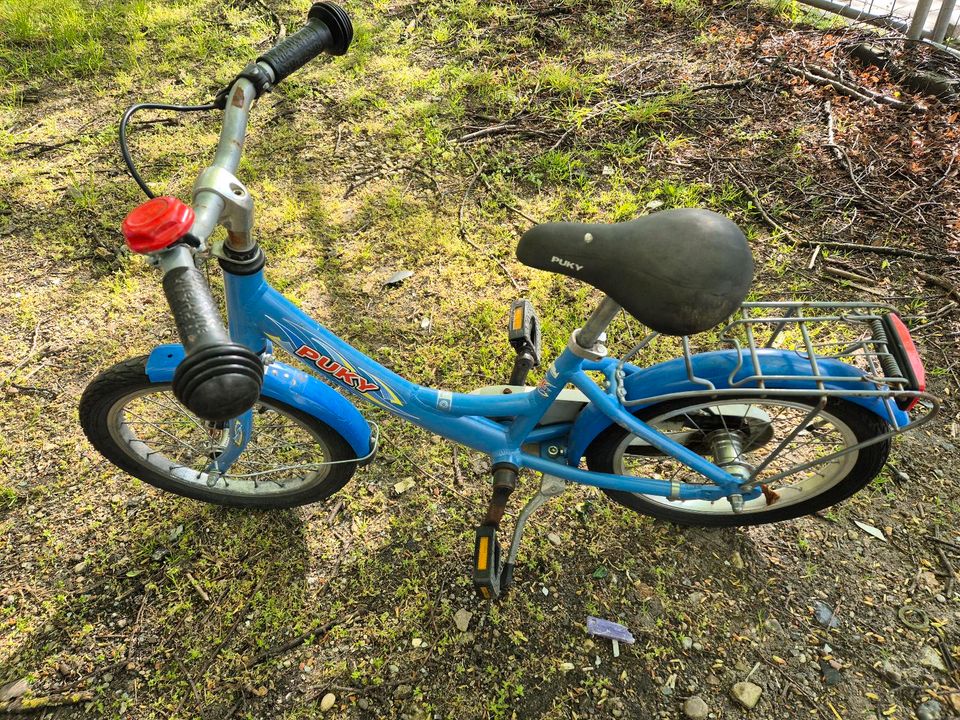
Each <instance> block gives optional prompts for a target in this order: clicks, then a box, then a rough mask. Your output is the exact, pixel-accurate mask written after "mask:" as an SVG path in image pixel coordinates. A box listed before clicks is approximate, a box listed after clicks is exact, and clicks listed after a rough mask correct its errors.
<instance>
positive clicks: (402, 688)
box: [393, 685, 413, 700]
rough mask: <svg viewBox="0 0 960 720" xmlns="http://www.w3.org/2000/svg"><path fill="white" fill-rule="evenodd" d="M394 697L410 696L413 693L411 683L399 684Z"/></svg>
mask: <svg viewBox="0 0 960 720" xmlns="http://www.w3.org/2000/svg"><path fill="white" fill-rule="evenodd" d="M393 694H394V697H397V698H400V699H401V700H402V699H403V698H408V697H410V696H411V695H413V687H412V686H410V685H397V689H396V690H394V691H393Z"/></svg>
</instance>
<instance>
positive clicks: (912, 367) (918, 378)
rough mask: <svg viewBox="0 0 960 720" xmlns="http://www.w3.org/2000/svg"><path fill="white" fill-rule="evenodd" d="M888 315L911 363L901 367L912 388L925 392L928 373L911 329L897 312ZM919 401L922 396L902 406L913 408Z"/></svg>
mask: <svg viewBox="0 0 960 720" xmlns="http://www.w3.org/2000/svg"><path fill="white" fill-rule="evenodd" d="M887 317H888V318H889V319H890V326H891V327H892V328H893V331H894V332H895V333H896V334H897V340H899V342H900V347H902V348H903V353H904V355H906V360H907V363H908V364H909V367H906V368H900V369H901V370H903V371H904V372H905V373H906V374H907V379H908V380H910V385H911V388H910V389H911V390H919V391H920V392H923V391H924V390H926V389H927V373H926V371H924V369H923V362H922V361H921V360H920V353H918V352H917V346H916V345H914V344H913V338H912V337H910V331H909V330H908V329H907V326H906V325H904V324H903V320H901V319H900V317H899V316H898V315H897V314H896V313H890V314H889V315H888V316H887ZM919 401H920V398H910V399H909V401H908V403H907V404H906V405H904V406H901V408H902V409H903V410H912V409H913V407H914V406H915V405H916V404H917V403H918V402H919Z"/></svg>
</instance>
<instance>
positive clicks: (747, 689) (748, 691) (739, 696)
mask: <svg viewBox="0 0 960 720" xmlns="http://www.w3.org/2000/svg"><path fill="white" fill-rule="evenodd" d="M730 694H731V695H733V699H734V700H736V701H737V702H738V703H740V704H741V705H742V706H743V707H745V708H746V709H747V710H752V709H753V708H755V707H756V706H757V703H758V702H760V695H762V694H763V688H761V687H760V686H759V685H754V684H753V683H752V682H738V683H737V684H736V685H734V686H733V687H732V688H731V689H730Z"/></svg>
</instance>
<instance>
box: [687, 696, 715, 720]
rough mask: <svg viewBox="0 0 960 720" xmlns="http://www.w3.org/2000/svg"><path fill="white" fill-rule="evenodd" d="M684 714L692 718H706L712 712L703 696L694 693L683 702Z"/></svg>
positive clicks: (702, 719)
mask: <svg viewBox="0 0 960 720" xmlns="http://www.w3.org/2000/svg"><path fill="white" fill-rule="evenodd" d="M683 714H684V715H686V716H687V717H688V718H690V720H706V718H707V716H708V715H709V714H710V708H709V707H707V704H706V703H705V702H704V701H703V698H701V697H699V696H697V695H694V696H693V697H692V698H688V699H687V701H686V702H685V703H684V704H683Z"/></svg>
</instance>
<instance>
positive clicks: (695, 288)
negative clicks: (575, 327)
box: [517, 208, 753, 335]
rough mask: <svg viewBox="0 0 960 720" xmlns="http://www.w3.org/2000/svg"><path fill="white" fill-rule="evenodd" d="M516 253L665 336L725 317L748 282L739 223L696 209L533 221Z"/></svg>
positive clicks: (748, 258) (749, 266)
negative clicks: (620, 218)
mask: <svg viewBox="0 0 960 720" xmlns="http://www.w3.org/2000/svg"><path fill="white" fill-rule="evenodd" d="M517 259H518V260H520V262H522V263H523V264H524V265H528V266H529V267H533V268H538V269H540V270H549V271H551V272H556V273H560V274H561V275H568V276H570V277H573V278H577V279H578V280H582V281H583V282H586V283H589V284H590V285H593V286H594V287H595V288H598V289H600V290H602V291H603V292H605V293H606V294H607V295H609V296H610V297H611V298H613V299H614V300H615V301H616V302H617V303H619V304H620V305H621V306H622V307H623V309H624V310H626V311H627V312H628V313H630V314H631V315H633V316H634V317H635V318H636V319H637V320H639V321H640V322H641V323H643V324H644V325H646V326H647V327H649V328H650V329H651V330H656V331H657V332H660V333H663V334H665V335H693V334H694V333H698V332H703V331H704V330H708V329H710V328H712V327H713V326H714V325H717V324H718V323H720V322H722V321H723V320H725V319H726V318H727V317H729V316H730V314H731V313H733V311H734V310H736V309H737V307H739V306H740V303H741V302H743V299H744V298H745V297H746V296H747V291H748V290H749V288H750V282H751V280H753V256H752V255H751V254H750V246H749V245H748V244H747V239H746V238H745V237H744V236H743V233H742V232H741V231H740V228H739V227H737V225H736V224H735V223H734V222H733V221H731V220H729V219H727V218H725V217H724V216H723V215H718V214H717V213H714V212H711V211H709V210H701V209H694V208H684V209H679V210H662V211H660V212H656V213H653V214H651V215H647V216H646V217H642V218H640V219H639V220H632V221H630V222H622V223H610V224H603V223H594V224H584V223H568V222H561V223H543V224H541V225H536V226H534V227H532V228H530V229H529V230H527V232H525V233H524V234H523V237H521V238H520V243H519V245H517Z"/></svg>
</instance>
